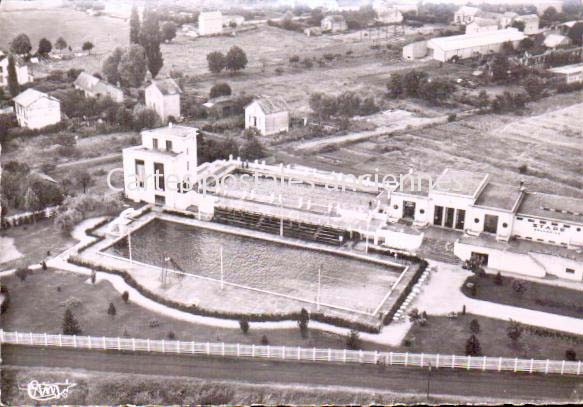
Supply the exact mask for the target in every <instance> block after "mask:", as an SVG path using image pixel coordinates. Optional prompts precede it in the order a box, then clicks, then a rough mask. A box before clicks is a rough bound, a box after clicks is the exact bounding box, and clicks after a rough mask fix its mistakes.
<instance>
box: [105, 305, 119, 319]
mask: <svg viewBox="0 0 583 407" xmlns="http://www.w3.org/2000/svg"><path fill="white" fill-rule="evenodd" d="M115 314H117V310H116V309H115V305H113V302H110V303H109V308H108V309H107V315H110V316H112V317H115Z"/></svg>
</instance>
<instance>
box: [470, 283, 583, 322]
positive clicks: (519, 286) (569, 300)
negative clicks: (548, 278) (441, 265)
mask: <svg viewBox="0 0 583 407" xmlns="http://www.w3.org/2000/svg"><path fill="white" fill-rule="evenodd" d="M462 292H463V293H464V294H465V295H467V296H468V297H471V298H476V299H478V300H484V301H490V302H495V303H498V304H505V305H512V306H514V307H520V308H528V309H531V310H535V311H541V312H548V313H551V314H558V315H564V316H567V317H573V318H583V291H578V290H571V289H568V288H564V287H557V286H554V285H550V284H543V283H536V282H532V281H525V280H520V279H517V278H512V277H503V276H500V275H496V276H491V275H486V276H482V277H479V276H471V277H469V278H468V279H467V280H466V282H465V283H464V285H463V288H462Z"/></svg>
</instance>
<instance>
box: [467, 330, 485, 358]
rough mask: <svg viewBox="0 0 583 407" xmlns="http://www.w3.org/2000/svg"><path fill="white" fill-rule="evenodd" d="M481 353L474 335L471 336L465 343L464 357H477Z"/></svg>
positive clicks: (480, 347)
mask: <svg viewBox="0 0 583 407" xmlns="http://www.w3.org/2000/svg"><path fill="white" fill-rule="evenodd" d="M481 353H482V346H481V345H480V341H479V340H478V337H477V336H476V335H472V336H470V337H469V338H468V340H467V342H466V355H468V356H479V355H480V354H481Z"/></svg>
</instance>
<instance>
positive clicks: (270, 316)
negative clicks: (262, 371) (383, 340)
mask: <svg viewBox="0 0 583 407" xmlns="http://www.w3.org/2000/svg"><path fill="white" fill-rule="evenodd" d="M68 262H69V263H71V264H74V265H76V266H80V267H86V268H90V269H93V270H96V271H100V272H104V273H109V274H113V275H117V276H120V277H121V278H123V280H124V281H125V282H126V284H127V285H129V286H130V287H132V288H134V289H136V290H137V291H138V292H139V293H140V294H142V295H143V296H144V297H146V298H148V299H150V300H152V301H155V302H157V303H160V304H163V305H165V306H167V307H171V308H175V309H178V310H180V311H183V312H187V313H189V314H193V315H202V316H207V317H213V318H223V319H232V320H236V321H239V320H241V319H243V318H244V319H246V320H247V321H249V322H278V321H298V320H299V318H300V315H301V312H300V311H297V312H288V313H253V314H247V313H238V312H225V311H216V310H210V309H207V308H202V307H199V306H197V305H186V304H183V303H180V302H177V301H173V300H170V299H168V298H165V297H162V296H160V295H158V294H156V293H154V292H152V291H150V290H148V289H146V288H145V287H143V286H142V285H140V284H139V283H138V282H137V281H136V280H135V279H134V278H133V277H132V276H131V275H130V274H129V273H128V272H127V271H125V270H120V269H115V268H111V267H105V266H102V265H99V264H93V263H92V262H90V261H87V260H85V259H82V258H81V257H79V256H71V257H69V260H68ZM310 319H311V320H313V321H317V322H323V323H327V324H330V325H335V326H338V327H341V328H347V329H354V330H358V331H362V332H368V333H374V334H378V333H380V326H373V325H370V324H365V323H361V322H355V321H349V320H347V319H344V318H340V317H334V316H329V315H325V314H322V313H319V312H316V313H311V314H310Z"/></svg>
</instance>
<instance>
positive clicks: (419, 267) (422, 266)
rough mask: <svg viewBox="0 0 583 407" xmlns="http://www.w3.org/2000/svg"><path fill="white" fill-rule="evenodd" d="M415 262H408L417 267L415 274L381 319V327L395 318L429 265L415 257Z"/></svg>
mask: <svg viewBox="0 0 583 407" xmlns="http://www.w3.org/2000/svg"><path fill="white" fill-rule="evenodd" d="M405 257H415V256H405ZM415 260H416V261H413V260H410V261H412V263H413V264H416V265H417V270H416V271H415V274H414V275H413V277H412V278H411V280H410V281H409V283H408V284H407V286H406V287H405V289H404V290H403V292H402V293H401V295H400V296H399V298H397V301H395V303H394V304H393V306H392V307H391V309H390V310H389V312H388V313H387V314H386V315H385V317H384V318H383V325H389V324H390V323H391V321H392V320H393V317H394V316H395V313H396V312H397V311H398V310H399V308H401V305H403V303H404V302H405V300H406V299H407V296H409V294H410V293H411V291H412V290H413V287H414V286H415V284H417V282H418V281H419V278H420V277H421V275H422V274H423V272H424V271H425V269H427V266H428V265H429V264H428V263H427V262H426V261H425V260H423V259H421V258H419V257H415Z"/></svg>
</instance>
